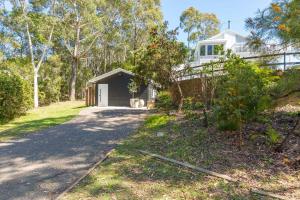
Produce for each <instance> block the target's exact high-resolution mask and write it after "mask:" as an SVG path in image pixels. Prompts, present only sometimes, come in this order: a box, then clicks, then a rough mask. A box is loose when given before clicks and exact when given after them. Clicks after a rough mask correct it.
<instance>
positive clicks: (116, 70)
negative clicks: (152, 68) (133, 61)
mask: <svg viewBox="0 0 300 200" xmlns="http://www.w3.org/2000/svg"><path fill="white" fill-rule="evenodd" d="M120 72H123V73H125V74H129V75H134V73H132V72H130V71H127V70H125V69H122V68H118V69H114V70H112V71H110V72H107V73H105V74H102V75H100V76H97V77H95V78H92V79H91V80H89V82H88V84H89V83H96V82H97V81H100V80H102V79H105V78H107V77H110V76H112V75H114V74H117V73H120Z"/></svg>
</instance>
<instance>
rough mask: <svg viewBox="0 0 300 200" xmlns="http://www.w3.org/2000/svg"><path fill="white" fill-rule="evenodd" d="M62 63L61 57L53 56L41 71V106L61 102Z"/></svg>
mask: <svg viewBox="0 0 300 200" xmlns="http://www.w3.org/2000/svg"><path fill="white" fill-rule="evenodd" d="M61 69H62V62H61V60H60V58H59V56H51V57H50V58H48V60H47V62H46V63H45V64H44V65H43V67H42V68H41V70H40V79H39V100H40V105H49V104H50V103H53V102H58V101H59V100H60V95H61V94H60V90H61V82H62V77H61V76H60V74H61Z"/></svg>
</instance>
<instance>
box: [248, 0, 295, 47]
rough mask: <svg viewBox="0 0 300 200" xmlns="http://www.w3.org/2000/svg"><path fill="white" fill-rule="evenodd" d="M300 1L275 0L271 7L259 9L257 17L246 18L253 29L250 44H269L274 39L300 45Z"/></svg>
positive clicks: (249, 26)
mask: <svg viewBox="0 0 300 200" xmlns="http://www.w3.org/2000/svg"><path fill="white" fill-rule="evenodd" d="M299 21H300V1H299V0H275V1H273V2H272V3H271V4H270V6H269V7H267V8H265V9H263V10H259V11H258V12H257V14H256V16H255V17H253V18H248V19H247V20H246V27H247V28H248V29H249V30H250V31H251V36H250V44H251V45H252V46H254V47H258V46H263V45H267V44H268V43H269V42H271V41H274V40H279V41H281V43H282V44H292V45H294V46H298V47H299V46H300V24H299Z"/></svg>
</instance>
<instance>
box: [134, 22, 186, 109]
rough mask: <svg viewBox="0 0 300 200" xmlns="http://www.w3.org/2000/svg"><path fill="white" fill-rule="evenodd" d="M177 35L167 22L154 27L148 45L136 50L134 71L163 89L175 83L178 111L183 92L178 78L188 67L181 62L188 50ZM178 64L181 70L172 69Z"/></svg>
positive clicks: (183, 61)
mask: <svg viewBox="0 0 300 200" xmlns="http://www.w3.org/2000/svg"><path fill="white" fill-rule="evenodd" d="M177 35H178V30H177V29H175V30H171V31H168V25H167V23H165V24H164V25H162V26H158V27H156V28H154V29H153V30H152V31H151V34H150V39H149V45H147V47H146V48H145V49H142V50H141V51H139V52H138V60H137V67H136V69H135V73H136V74H138V75H139V76H140V77H143V78H144V79H145V80H153V81H154V82H156V83H157V84H160V85H161V87H162V88H163V89H166V88H169V87H170V86H171V85H172V84H175V85H176V86H177V89H178V92H179V93H180V101H179V105H178V111H181V108H182V103H183V101H182V100H183V94H182V89H181V86H180V84H179V80H178V79H179V77H181V76H182V75H184V74H186V73H187V72H188V71H189V69H190V67H189V65H185V64H182V63H185V61H186V58H187V53H188V51H187V48H186V47H185V45H184V44H183V43H182V42H178V41H177ZM179 65H180V66H181V68H182V70H180V71H178V70H174V66H179Z"/></svg>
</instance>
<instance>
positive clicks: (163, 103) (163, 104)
mask: <svg viewBox="0 0 300 200" xmlns="http://www.w3.org/2000/svg"><path fill="white" fill-rule="evenodd" d="M155 106H156V107H157V108H158V109H161V110H165V111H168V110H171V109H174V104H173V100H172V96H171V93H170V92H167V91H162V92H159V93H158V94H157V101H156V103H155Z"/></svg>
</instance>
